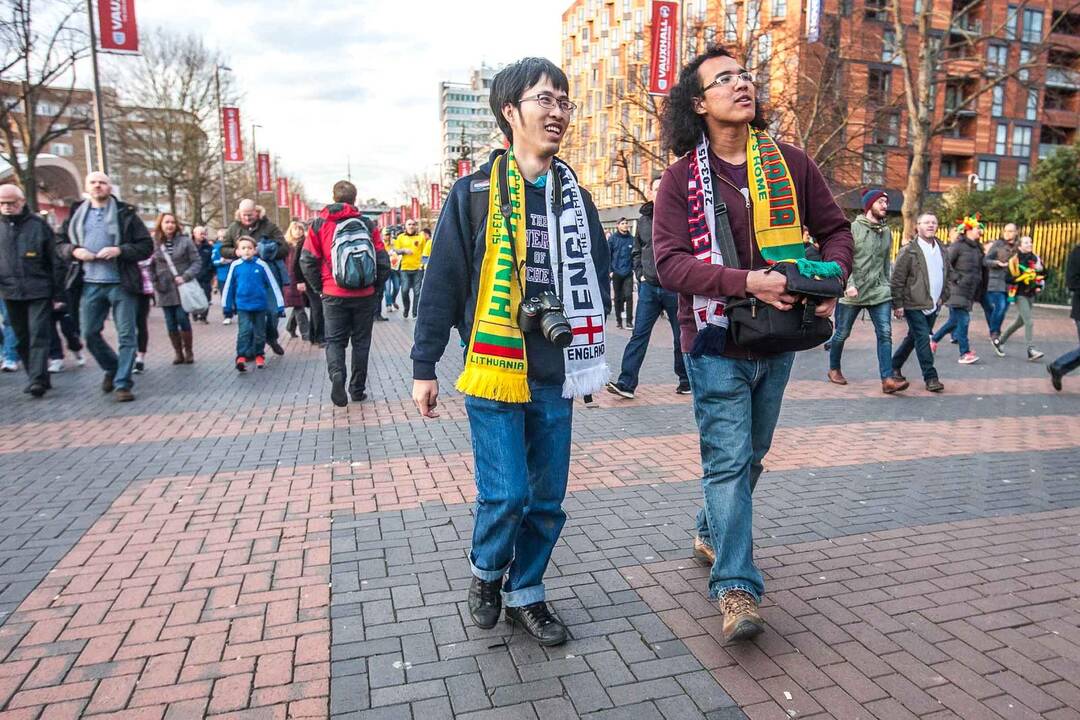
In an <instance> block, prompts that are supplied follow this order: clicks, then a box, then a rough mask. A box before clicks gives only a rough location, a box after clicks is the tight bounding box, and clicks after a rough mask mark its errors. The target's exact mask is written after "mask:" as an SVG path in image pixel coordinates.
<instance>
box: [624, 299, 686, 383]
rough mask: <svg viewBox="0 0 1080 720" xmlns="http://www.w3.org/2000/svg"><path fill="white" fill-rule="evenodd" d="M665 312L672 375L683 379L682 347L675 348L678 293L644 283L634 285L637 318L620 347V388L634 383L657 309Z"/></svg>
mask: <svg viewBox="0 0 1080 720" xmlns="http://www.w3.org/2000/svg"><path fill="white" fill-rule="evenodd" d="M661 310H663V311H664V312H666V313H667V316H668V322H670V323H671V337H672V340H673V342H674V343H675V374H676V375H678V376H679V382H686V364H685V363H684V362H683V354H682V349H681V348H680V347H679V318H678V314H679V296H678V295H676V294H675V293H673V292H671V291H670V290H665V289H663V288H662V287H658V286H656V285H650V284H649V283H647V282H643V283H640V284H639V285H638V301H637V320H635V321H634V334H633V335H631V336H630V342H628V343H626V349H625V350H623V356H622V370H621V372H620V373H619V382H618V385H619V386H620V387H623V388H626V389H627V390H633V389H634V388H636V387H637V385H638V373H639V372H640V371H641V364H642V363H643V362H645V352H646V351H647V350H648V349H649V338H650V337H652V329H653V325H655V324H656V321H657V320H658V319H659V318H660V311H661Z"/></svg>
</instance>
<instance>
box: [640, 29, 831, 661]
mask: <svg viewBox="0 0 1080 720" xmlns="http://www.w3.org/2000/svg"><path fill="white" fill-rule="evenodd" d="M662 120H663V132H664V138H665V143H664V144H665V146H666V147H670V148H672V149H673V150H674V151H675V153H676V154H678V155H681V156H682V157H681V158H680V159H679V160H678V161H676V162H675V163H674V164H673V165H671V166H670V167H668V168H667V170H665V171H664V175H663V177H662V179H661V182H660V189H659V192H658V193H657V196H656V208H655V212H654V217H653V243H654V247H655V252H656V269H657V272H658V274H659V277H660V283H661V284H662V285H663V286H664V287H666V288H668V289H670V290H674V291H675V292H677V293H679V324H680V327H681V329H682V338H681V340H682V342H681V345H682V349H683V351H684V352H685V353H686V369H687V373H688V375H689V377H690V387H691V390H692V394H693V398H694V415H695V417H696V420H697V424H698V429H699V431H700V435H701V464H702V470H703V476H704V477H703V479H702V486H703V490H704V495H705V503H704V504H705V506H704V508H703V509H702V511H701V512H700V513H699V514H698V522H697V525H698V528H697V538H696V539H695V543H694V545H695V548H694V549H695V555H697V556H699V557H701V558H703V559H706V561H707V562H709V564H710V565H711V567H712V571H711V573H710V575H709V596H710V597H712V598H717V599H718V600H719V604H720V608H721V610H722V612H723V614H724V622H723V628H722V629H723V634H724V638H725V639H726V640H728V641H732V640H743V639H746V638H750V637H753V636H755V635H757V634H758V633H760V632H761V631H762V629H763V627H764V621H763V620H762V618H761V615H760V614H759V612H758V605H759V603H760V602H761V596H762V594H763V593H764V591H765V583H764V579H763V577H762V575H761V572H760V571H759V570H758V568H757V567H756V566H755V565H754V558H753V528H752V517H753V501H752V495H753V491H754V487H755V485H756V484H757V480H758V478H759V476H760V475H761V472H762V461H763V459H764V457H765V455H766V453H768V451H769V446H770V444H771V443H772V436H773V430H774V429H775V427H776V421H777V418H778V417H779V414H780V404H781V402H782V400H783V397H784V389H785V387H786V386H787V382H788V376H789V373H790V371H791V364H792V362H793V360H794V357H795V353H794V352H780V353H777V354H763V353H752V352H749V351H748V350H746V349H744V348H742V347H740V346H739V345H738V344H737V343H736V342H735V340H734V334H733V333H731V332H729V327H730V324H731V320H730V318H729V317H728V315H727V313H726V306H727V304H728V303H729V302H735V301H736V299H738V298H746V297H754V298H756V302H757V303H758V305H762V304H763V305H766V306H771V308H775V310H776V311H782V312H783V311H788V310H791V309H793V306H794V305H795V304H796V303H797V302H798V298H796V297H794V296H793V295H791V294H790V293H789V292H788V291H787V281H786V279H785V275H784V274H783V273H781V272H772V271H771V267H770V266H771V265H772V264H775V263H781V262H789V261H790V262H793V263H796V264H797V265H798V264H801V265H804V266H806V267H807V268H808V269H810V268H813V270H814V272H813V274H814V275H819V276H825V277H839V278H841V279H843V278H844V277H846V276H847V275H848V274H849V273H850V271H851V263H852V240H851V229H850V224H849V223H848V221H847V219H846V218H845V217H844V213H843V212H842V211H841V210H840V208H839V207H837V205H836V203H835V202H834V201H833V197H832V193H831V192H830V191H829V186H828V184H827V183H826V182H825V179H824V178H823V177H822V175H821V172H820V171H819V170H818V168H817V166H816V165H815V164H814V162H813V161H812V160H811V159H810V158H809V157H807V155H806V153H805V152H803V151H802V150H800V149H798V148H796V147H794V146H791V145H788V144H786V143H778V142H776V141H775V140H773V139H772V138H771V137H770V136H769V134H768V132H766V129H765V128H766V123H765V121H764V116H763V113H762V112H761V107H760V106H759V104H758V101H757V94H756V92H755V88H754V76H753V74H752V73H750V72H748V71H747V70H746V68H744V67H742V66H741V65H740V64H739V62H738V61H737V60H736V59H735V58H734V57H733V56H732V55H731V53H729V52H728V51H727V50H725V49H723V48H720V47H713V48H711V49H709V50H708V51H706V52H705V53H703V54H701V55H698V56H697V57H696V58H694V59H693V60H692V61H691V62H690V63H689V64H688V65H687V66H686V67H684V68H683V69H682V71H681V72H680V74H679V81H678V83H677V84H676V85H675V87H673V88H672V90H671V94H670V95H669V96H668V100H667V103H666V104H665V107H664V114H663V118H662ZM725 224H726V227H725ZM803 225H805V226H806V228H807V229H808V230H809V232H810V234H811V235H812V236H813V237H814V238H815V239H817V241H818V242H819V243H820V246H821V261H818V262H813V261H811V260H810V259H808V258H806V257H805V251H804V249H803V242H802V233H803ZM722 246H726V248H727V249H722ZM767 268H768V270H767ZM834 305H835V300H832V301H824V302H820V303H819V304H818V305H817V306H816V309H815V313H816V315H817V316H819V317H829V316H830V315H831V314H832V311H833V307H834ZM756 307H758V306H755V308H756ZM757 312H759V313H762V312H766V311H765V310H758V311H757ZM769 312H773V311H772V310H771V309H770V310H769Z"/></svg>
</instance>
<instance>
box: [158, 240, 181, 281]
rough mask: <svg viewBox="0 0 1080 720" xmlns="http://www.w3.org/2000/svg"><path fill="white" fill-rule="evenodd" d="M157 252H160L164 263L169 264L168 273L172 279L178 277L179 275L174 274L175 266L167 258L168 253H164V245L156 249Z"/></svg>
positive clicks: (170, 259) (169, 258)
mask: <svg viewBox="0 0 1080 720" xmlns="http://www.w3.org/2000/svg"><path fill="white" fill-rule="evenodd" d="M158 250H159V252H161V255H162V257H164V258H165V262H167V263H168V264H169V272H171V273H172V274H173V277H180V273H178V272H176V265H174V264H173V261H172V258H171V257H169V253H167V252H165V245H164V243H162V245H161V247H160V248H158Z"/></svg>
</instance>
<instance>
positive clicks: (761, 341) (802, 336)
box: [716, 203, 844, 355]
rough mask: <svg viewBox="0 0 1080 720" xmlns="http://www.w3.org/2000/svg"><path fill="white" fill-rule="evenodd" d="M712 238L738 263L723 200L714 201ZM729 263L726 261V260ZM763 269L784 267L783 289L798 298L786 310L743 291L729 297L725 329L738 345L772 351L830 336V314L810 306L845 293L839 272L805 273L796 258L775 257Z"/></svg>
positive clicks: (807, 346)
mask: <svg viewBox="0 0 1080 720" xmlns="http://www.w3.org/2000/svg"><path fill="white" fill-rule="evenodd" d="M716 238H717V242H718V243H719V245H720V253H721V254H722V255H723V256H724V262H725V264H728V265H730V266H731V267H738V265H737V264H735V263H738V259H739V255H738V252H736V250H735V239H734V238H733V237H732V235H731V225H730V224H729V223H728V218H727V205H725V204H724V203H717V204H716ZM729 259H730V260H733V261H734V263H729V262H728V260H729ZM765 272H778V273H783V275H784V276H785V277H786V278H787V291H788V293H790V294H792V295H795V296H796V297H797V301H796V302H795V304H794V305H793V306H792V308H791V309H790V310H778V309H777V308H775V307H773V306H772V305H770V304H768V303H766V302H763V301H761V300H758V299H757V298H755V297H748V298H745V299H741V300H736V301H735V302H732V303H728V305H727V306H726V307H725V308H724V315H726V316H727V318H728V321H729V323H730V325H729V327H728V332H729V333H731V339H732V340H733V341H734V342H735V344H737V345H738V346H739V347H741V348H743V349H744V350H747V351H749V352H752V353H760V354H763V355H765V354H777V353H785V352H795V351H798V350H809V349H810V348H814V347H817V346H818V345H821V344H822V343H823V342H825V341H826V340H828V339H829V338H830V337H832V334H833V324H832V320H830V319H829V318H823V317H818V316H817V315H815V314H814V310H815V309H816V308H817V305H818V303H819V302H820V301H822V300H826V299H828V298H838V297H840V296H841V295H843V294H844V284H843V282H842V281H841V280H840V278H817V277H804V276H803V275H802V273H800V272H799V267H798V266H797V265H796V264H795V263H786V262H784V263H777V264H775V265H772V266H770V267H769V268H767V269H766V270H765Z"/></svg>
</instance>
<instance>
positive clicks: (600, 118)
mask: <svg viewBox="0 0 1080 720" xmlns="http://www.w3.org/2000/svg"><path fill="white" fill-rule="evenodd" d="M890 6H891V5H890V3H889V2H888V0H820V2H809V3H807V5H806V7H804V6H803V4H802V3H793V2H790V1H789V0H738V1H737V2H732V1H731V0H686V2H684V3H683V18H682V20H683V23H682V25H683V37H682V43H681V48H680V56H681V57H682V58H683V59H684V60H685V59H687V58H689V57H692V56H693V55H694V54H695V53H697V52H699V51H700V49H702V48H704V47H705V46H707V45H708V44H712V43H722V44H724V45H726V46H728V47H729V48H731V49H733V51H734V52H735V53H736V55H737V56H738V57H740V59H741V60H742V61H743V62H744V64H745V65H746V66H747V67H748V68H749V69H751V70H752V71H753V72H754V73H755V75H756V77H757V85H758V93H759V96H760V97H761V99H762V100H763V101H764V102H765V103H766V105H767V107H768V108H769V109H770V117H771V121H772V124H773V129H774V132H775V133H776V134H777V135H778V136H779V137H780V138H781V139H785V140H790V141H792V142H796V143H797V144H800V145H802V146H804V147H806V148H807V149H808V151H809V152H810V153H811V155H813V156H815V157H816V158H817V159H818V162H819V164H820V165H821V166H822V169H823V171H824V172H825V174H826V177H827V178H828V179H829V181H830V183H831V184H832V185H833V188H834V191H835V192H836V194H837V196H838V198H840V200H841V202H842V203H844V204H846V205H849V206H852V207H854V206H856V205H857V198H858V195H859V191H860V190H861V189H862V188H863V187H865V186H868V185H874V186H883V187H886V188H888V189H889V190H891V191H892V192H890V197H891V198H892V199H893V202H894V203H895V209H898V208H899V206H900V202H901V199H902V189H903V188H904V186H905V185H906V175H907V168H908V164H909V158H908V153H909V128H908V119H907V115H908V113H907V109H906V105H905V102H904V97H903V93H904V84H903V76H902V73H901V67H900V53H899V52H898V47H897V39H896V33H895V30H894V28H893V26H892V20H891V14H890V11H889V7H890ZM815 7H816V8H819V9H820V11H819V12H817V13H815V14H813V15H808V14H807V8H810V9H813V8H815ZM920 7H921V5H920V2H919V0H903V2H902V13H903V15H904V19H905V20H907V21H908V22H907V25H906V27H907V29H908V32H907V38H906V41H907V50H908V53H909V57H912V58H915V59H917V58H918V56H919V53H918V49H919V44H920V42H922V38H920V37H919V36H918V34H917V32H916V29H915V26H914V19H915V13H916V11H917V10H918V9H919V8H920ZM650 16H651V2H649V0H575V2H574V3H573V4H571V5H570V7H569V8H568V9H567V10H566V11H565V12H564V13H563V16H562V29H563V31H562V43H563V46H562V63H563V68H564V69H565V70H566V71H567V74H568V76H569V78H570V86H571V95H572V96H573V97H574V99H575V100H576V101H577V102H578V104H579V110H578V113H577V116H576V117H575V119H574V123H573V125H572V127H571V131H570V133H569V135H568V137H567V141H566V144H565V146H564V155H565V156H566V157H567V159H568V160H569V161H570V162H571V164H572V165H573V166H574V168H575V169H576V170H577V171H578V173H579V175H580V176H581V180H582V182H583V183H584V184H585V186H586V187H589V188H590V189H591V190H592V191H593V195H594V197H595V198H596V200H597V204H598V206H599V207H600V208H602V209H604V210H607V211H610V212H607V213H606V214H607V215H615V214H618V213H620V212H623V211H626V212H627V213H629V212H630V211H632V209H633V207H634V206H635V205H637V204H638V203H640V202H641V200H642V194H641V193H642V191H643V190H644V188H645V187H646V185H647V183H648V182H649V180H650V178H652V177H653V176H654V175H655V174H657V173H659V172H660V171H661V170H662V169H663V167H665V166H666V165H667V164H668V163H669V162H670V161H671V159H672V158H670V157H669V156H668V154H667V153H666V152H665V151H664V149H663V148H661V147H660V137H659V130H660V128H659V105H660V102H662V98H655V97H651V96H649V95H648V94H647V92H646V90H645V88H646V83H647V77H648V62H649V48H650V42H651V37H650V28H649V20H650ZM928 35H929V36H930V38H931V39H930V42H932V43H936V44H937V47H940V48H941V57H940V60H939V62H938V63H937V65H936V68H935V69H934V72H933V75H932V77H933V79H934V92H933V96H934V102H933V117H934V120H935V124H939V125H941V128H940V132H939V133H938V134H937V136H936V137H935V138H934V140H933V143H932V146H931V166H930V174H929V177H928V188H929V190H930V191H931V192H944V191H946V190H948V189H950V188H952V187H955V186H957V185H963V184H968V185H969V186H972V187H979V188H982V189H986V188H989V187H993V186H994V185H995V184H997V183H1002V182H1020V183H1022V182H1025V181H1026V180H1027V178H1028V177H1029V176H1030V173H1031V170H1032V168H1033V167H1034V165H1035V164H1036V163H1037V162H1038V160H1039V159H1040V158H1042V157H1046V156H1047V155H1048V154H1049V153H1051V152H1053V151H1054V149H1055V148H1056V147H1058V146H1061V145H1064V144H1069V143H1073V142H1076V140H1077V128H1078V126H1080V7H1078V6H1077V4H1076V2H1075V0H1031V1H1030V2H1027V3H1023V4H1021V3H1019V2H1018V1H1017V0H975V1H974V2H972V0H952V3H951V5H949V6H947V7H945V8H943V9H942V10H941V11H940V12H936V13H935V14H934V15H933V17H932V22H931V29H930V32H929V33H928ZM605 219H608V218H605Z"/></svg>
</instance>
